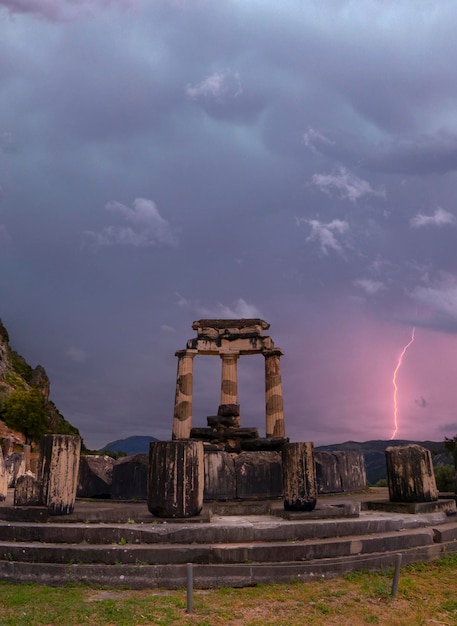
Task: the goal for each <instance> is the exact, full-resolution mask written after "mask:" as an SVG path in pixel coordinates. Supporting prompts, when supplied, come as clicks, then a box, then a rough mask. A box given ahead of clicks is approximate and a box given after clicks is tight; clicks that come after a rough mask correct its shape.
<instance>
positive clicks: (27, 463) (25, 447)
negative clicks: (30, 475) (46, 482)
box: [22, 444, 31, 472]
mask: <svg viewBox="0 0 457 626" xmlns="http://www.w3.org/2000/svg"><path fill="white" fill-rule="evenodd" d="M22 450H23V453H24V463H25V471H26V472H30V471H31V465H30V452H31V448H30V446H29V445H28V444H24V445H23V446H22Z"/></svg>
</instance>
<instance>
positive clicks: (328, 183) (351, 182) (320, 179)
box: [311, 166, 385, 203]
mask: <svg viewBox="0 0 457 626" xmlns="http://www.w3.org/2000/svg"><path fill="white" fill-rule="evenodd" d="M311 182H312V184H313V185H315V186H316V187H317V188H318V189H320V191H322V192H323V193H326V194H329V195H332V193H333V192H336V193H337V195H339V196H340V197H341V198H344V199H347V200H350V201H351V202H354V203H355V202H357V200H360V198H363V197H364V196H367V195H374V196H383V197H384V196H385V192H384V190H383V189H374V188H373V187H372V186H371V185H370V183H369V182H368V181H366V180H363V178H359V177H358V176H355V174H352V173H351V172H349V171H348V170H347V169H346V168H345V167H342V166H341V167H339V168H338V170H337V172H336V173H335V174H314V175H313V177H312V179H311Z"/></svg>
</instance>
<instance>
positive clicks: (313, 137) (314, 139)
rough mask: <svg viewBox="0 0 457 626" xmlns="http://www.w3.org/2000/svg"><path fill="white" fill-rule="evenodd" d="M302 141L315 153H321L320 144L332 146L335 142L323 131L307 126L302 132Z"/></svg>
mask: <svg viewBox="0 0 457 626" xmlns="http://www.w3.org/2000/svg"><path fill="white" fill-rule="evenodd" d="M303 141H304V143H305V146H306V147H307V148H308V149H309V150H311V152H314V153H315V154H321V147H322V146H334V145H335V142H334V141H332V140H331V139H329V138H328V137H326V136H325V135H324V134H323V133H321V132H320V131H318V130H315V129H314V128H311V127H309V128H308V130H307V131H305V132H304V133H303Z"/></svg>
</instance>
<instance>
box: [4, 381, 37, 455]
mask: <svg viewBox="0 0 457 626" xmlns="http://www.w3.org/2000/svg"><path fill="white" fill-rule="evenodd" d="M1 417H2V419H3V421H4V422H5V424H6V425H7V426H9V427H10V428H13V429H14V430H18V431H19V432H21V433H22V434H23V435H24V437H25V441H26V443H30V444H31V443H32V441H37V440H38V439H39V438H40V437H41V435H43V434H44V433H46V432H47V430H48V428H47V419H46V410H45V406H44V400H43V397H42V395H41V394H40V392H39V391H38V389H34V388H32V389H30V390H29V391H26V390H24V389H18V390H16V391H13V392H12V393H11V394H10V395H9V396H8V397H7V398H6V400H5V402H4V405H3V411H2V414H1Z"/></svg>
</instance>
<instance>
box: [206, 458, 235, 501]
mask: <svg viewBox="0 0 457 626" xmlns="http://www.w3.org/2000/svg"><path fill="white" fill-rule="evenodd" d="M204 463H205V490H204V494H203V496H204V499H205V500H234V499H235V498H236V475H235V462H234V460H233V456H232V455H231V454H229V453H228V452H221V451H213V450H211V451H206V450H205V454H204Z"/></svg>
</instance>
